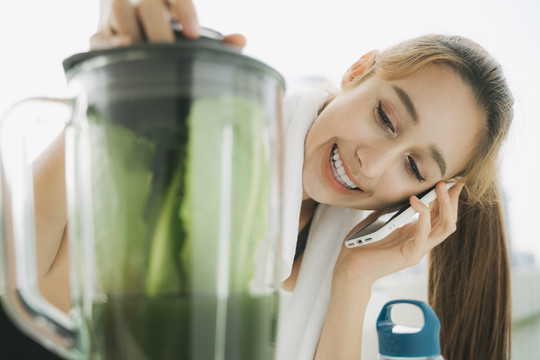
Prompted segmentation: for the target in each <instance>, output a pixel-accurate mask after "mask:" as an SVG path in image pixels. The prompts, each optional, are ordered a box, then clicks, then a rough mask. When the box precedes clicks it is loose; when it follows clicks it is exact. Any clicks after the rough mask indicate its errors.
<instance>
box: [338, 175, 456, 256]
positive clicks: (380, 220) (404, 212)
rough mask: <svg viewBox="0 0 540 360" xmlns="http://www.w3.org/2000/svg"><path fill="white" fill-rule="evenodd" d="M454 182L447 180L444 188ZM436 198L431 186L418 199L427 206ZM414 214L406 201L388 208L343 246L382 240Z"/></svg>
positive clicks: (355, 233)
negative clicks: (398, 205) (397, 206)
mask: <svg viewBox="0 0 540 360" xmlns="http://www.w3.org/2000/svg"><path fill="white" fill-rule="evenodd" d="M455 184H456V183H455V181H449V182H447V183H446V188H447V189H450V188H451V187H452V186H454V185H455ZM436 198H437V193H436V192H435V188H433V189H431V190H430V191H429V192H427V193H426V194H425V195H423V196H421V197H420V201H421V202H423V203H424V204H425V205H426V206H429V204H431V203H432V202H433V200H435V199H436ZM416 214H417V212H416V210H414V209H413V208H412V206H410V205H409V204H408V203H407V204H405V205H404V206H403V207H401V208H399V209H396V208H395V207H394V208H390V209H389V210H388V212H385V213H384V214H381V215H380V216H379V217H377V218H375V219H374V220H373V221H371V222H370V223H368V224H367V225H366V226H364V227H362V228H361V229H359V230H358V231H356V232H354V233H353V234H351V235H350V236H349V237H348V238H347V239H345V246H347V247H348V248H353V247H357V246H362V245H367V244H371V243H374V242H377V241H379V240H382V239H384V238H385V237H387V236H388V235H390V233H392V231H394V230H396V229H398V228H400V227H401V226H403V225H405V224H406V223H407V222H409V220H410V219H411V218H412V217H413V216H415V215H416Z"/></svg>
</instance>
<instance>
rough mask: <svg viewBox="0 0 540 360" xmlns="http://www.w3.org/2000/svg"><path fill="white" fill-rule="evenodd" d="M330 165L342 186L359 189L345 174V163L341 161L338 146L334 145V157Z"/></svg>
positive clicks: (331, 158)
mask: <svg viewBox="0 0 540 360" xmlns="http://www.w3.org/2000/svg"><path fill="white" fill-rule="evenodd" d="M330 165H331V168H332V172H333V173H334V177H335V178H336V180H337V181H339V183H340V184H341V185H343V186H345V187H347V188H349V189H358V186H356V184H355V183H354V182H352V181H351V179H349V177H348V176H347V174H346V173H345V168H344V167H343V161H341V158H340V157H339V152H338V149H337V146H336V145H334V149H333V150H332V156H331V157H330Z"/></svg>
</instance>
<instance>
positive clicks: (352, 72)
mask: <svg viewBox="0 0 540 360" xmlns="http://www.w3.org/2000/svg"><path fill="white" fill-rule="evenodd" d="M377 55H379V52H378V51H377V50H371V51H370V52H368V53H366V54H365V55H364V56H362V57H361V58H360V59H358V60H357V61H356V62H355V63H354V64H352V65H351V67H350V68H348V69H347V71H346V72H345V74H344V75H343V77H342V78H341V88H342V89H343V88H345V87H346V86H347V85H349V84H350V83H351V82H352V81H353V80H354V79H356V78H357V77H358V76H359V75H362V74H363V73H364V71H366V69H369V68H370V67H371V66H372V65H373V64H374V63H375V59H377Z"/></svg>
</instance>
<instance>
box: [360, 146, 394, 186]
mask: <svg viewBox="0 0 540 360" xmlns="http://www.w3.org/2000/svg"><path fill="white" fill-rule="evenodd" d="M399 154H400V152H399V150H398V149H392V148H391V147H387V146H372V147H365V148H359V149H357V151H356V155H357V157H358V160H359V163H360V169H361V172H362V176H364V177H365V178H366V179H369V180H373V181H377V180H378V179H380V178H382V176H383V175H384V173H385V172H387V171H388V170H389V169H391V168H392V165H393V164H396V163H397V161H399V158H400V155H399Z"/></svg>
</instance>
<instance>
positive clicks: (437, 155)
mask: <svg viewBox="0 0 540 360" xmlns="http://www.w3.org/2000/svg"><path fill="white" fill-rule="evenodd" d="M429 149H430V150H431V156H432V157H433V159H434V160H435V162H436V163H437V165H439V169H441V174H442V176H444V174H445V173H446V161H445V160H444V156H443V155H442V152H441V150H440V149H439V148H438V147H437V146H436V145H431V146H430V147H429Z"/></svg>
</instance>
